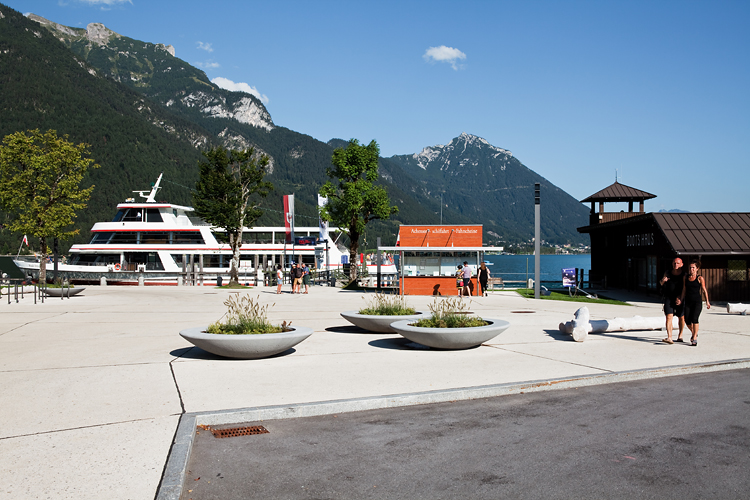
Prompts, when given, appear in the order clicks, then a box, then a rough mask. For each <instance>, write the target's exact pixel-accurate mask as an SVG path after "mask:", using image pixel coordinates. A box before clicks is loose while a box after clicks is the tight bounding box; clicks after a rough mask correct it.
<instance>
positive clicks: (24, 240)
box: [23, 234, 29, 246]
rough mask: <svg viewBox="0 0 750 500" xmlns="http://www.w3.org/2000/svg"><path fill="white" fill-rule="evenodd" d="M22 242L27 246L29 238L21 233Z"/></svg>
mask: <svg viewBox="0 0 750 500" xmlns="http://www.w3.org/2000/svg"><path fill="white" fill-rule="evenodd" d="M23 243H24V244H26V246H29V239H28V238H27V237H26V235H25V234H24V235H23Z"/></svg>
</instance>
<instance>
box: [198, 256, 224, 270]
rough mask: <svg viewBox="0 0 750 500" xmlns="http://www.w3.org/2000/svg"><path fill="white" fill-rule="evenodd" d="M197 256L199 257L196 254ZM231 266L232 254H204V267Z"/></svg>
mask: <svg viewBox="0 0 750 500" xmlns="http://www.w3.org/2000/svg"><path fill="white" fill-rule="evenodd" d="M197 258H198V257H197V256H196V259H197ZM196 263H197V261H196ZM231 266H232V257H231V256H230V255H221V254H219V255H216V254H203V267H225V268H229V267H231Z"/></svg>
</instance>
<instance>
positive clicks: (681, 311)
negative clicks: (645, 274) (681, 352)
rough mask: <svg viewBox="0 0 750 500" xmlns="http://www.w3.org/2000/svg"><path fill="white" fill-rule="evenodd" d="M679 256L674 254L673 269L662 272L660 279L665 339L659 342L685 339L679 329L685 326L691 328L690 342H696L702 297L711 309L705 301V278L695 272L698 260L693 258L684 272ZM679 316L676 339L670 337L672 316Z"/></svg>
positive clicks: (706, 295) (706, 294) (668, 342)
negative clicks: (664, 317) (665, 321)
mask: <svg viewBox="0 0 750 500" xmlns="http://www.w3.org/2000/svg"><path fill="white" fill-rule="evenodd" d="M682 266H683V263H682V259H680V258H679V257H676V258H675V259H674V260H673V261H672V269H670V270H669V271H667V272H665V273H664V276H663V277H662V279H661V280H660V281H659V284H660V285H661V287H662V293H663V295H664V314H665V316H666V319H667V324H666V327H667V338H665V339H663V340H662V342H664V343H666V344H674V343H675V342H684V340H683V339H682V332H683V329H684V327H685V326H687V327H688V330H690V333H691V336H690V345H692V346H697V345H698V327H699V324H698V319H699V317H700V314H701V311H702V309H703V299H704V298H705V300H706V309H711V302H710V301H709V300H708V290H707V289H706V280H705V279H703V276H701V275H699V274H698V271H699V270H700V261H699V260H697V259H695V260H692V261H691V262H690V265H689V266H688V270H687V272H684V271H683V269H682ZM675 317H677V318H679V321H678V324H679V331H678V333H677V338H676V339H675V340H672V322H673V318H675Z"/></svg>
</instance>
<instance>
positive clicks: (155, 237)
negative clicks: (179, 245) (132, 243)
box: [141, 231, 169, 245]
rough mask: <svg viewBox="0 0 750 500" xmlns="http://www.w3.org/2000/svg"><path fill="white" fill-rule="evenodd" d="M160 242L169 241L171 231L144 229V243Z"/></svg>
mask: <svg viewBox="0 0 750 500" xmlns="http://www.w3.org/2000/svg"><path fill="white" fill-rule="evenodd" d="M160 243H162V244H163V243H169V232H167V231H142V232H141V244H142V245H156V244H160Z"/></svg>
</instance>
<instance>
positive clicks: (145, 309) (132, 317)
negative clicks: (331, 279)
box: [0, 286, 750, 499]
mask: <svg viewBox="0 0 750 500" xmlns="http://www.w3.org/2000/svg"><path fill="white" fill-rule="evenodd" d="M285 289H288V287H285ZM273 290H274V289H271V288H260V289H258V290H256V291H252V292H249V293H251V294H252V295H253V296H257V295H259V296H260V300H261V301H262V302H263V303H268V304H273V303H275V306H274V307H272V308H271V309H270V311H269V317H270V319H271V320H272V321H274V322H281V321H282V320H287V321H289V320H291V321H292V324H294V325H299V326H309V327H312V328H313V329H314V330H315V333H314V334H313V335H312V336H311V337H310V338H309V339H307V340H306V341H304V342H303V343H301V344H299V345H298V346H296V348H295V350H294V352H291V353H289V354H285V355H280V356H277V357H274V358H271V359H264V360H254V361H236V360H226V359H221V358H218V357H215V356H212V355H210V354H207V353H205V352H203V351H201V350H199V349H197V348H191V347H192V346H191V344H189V343H188V342H186V341H184V340H183V339H182V338H181V337H180V336H179V335H178V332H179V331H180V330H181V329H184V328H188V327H192V326H202V325H206V324H208V323H210V322H213V321H215V320H217V319H219V318H220V317H221V316H222V315H223V314H224V312H225V310H226V308H225V306H224V305H223V301H224V300H225V298H226V297H227V296H228V295H229V294H230V293H233V292H230V291H226V290H217V289H214V288H210V287H202V288H201V287H195V288H188V287H180V288H177V287H145V288H143V287H141V288H138V287H98V286H95V287H88V288H87V289H86V290H85V291H84V292H83V293H82V294H81V295H79V296H76V297H73V298H71V299H69V300H68V299H66V300H60V299H47V301H46V302H45V303H44V304H36V305H35V304H34V302H33V298H32V297H28V296H27V297H26V298H25V299H23V300H22V301H20V303H15V302H13V303H12V304H10V305H9V304H8V303H7V298H6V297H3V301H2V302H0V402H2V404H0V421H1V422H3V425H2V426H0V477H2V478H3V479H2V484H0V498H9V499H27V498H28V499H33V498H76V499H87V498H91V499H101V498H118V499H124V498H129V499H152V498H154V496H155V494H156V491H157V488H158V487H159V483H160V480H161V478H162V474H163V471H164V467H165V464H166V462H167V458H168V456H169V453H170V447H171V444H172V441H173V439H174V437H175V432H176V429H177V426H178V423H179V420H180V415H181V414H182V413H184V412H188V413H193V412H221V411H223V410H233V409H240V408H257V407H265V406H274V405H282V406H285V407H287V408H289V407H291V408H294V407H296V405H301V406H303V407H304V404H308V403H314V402H323V401H330V400H356V399H358V398H362V399H367V398H378V397H381V396H391V395H399V394H412V393H426V392H430V391H443V390H452V389H462V388H476V387H483V386H495V385H498V384H520V383H525V382H537V381H538V382H542V381H548V380H555V381H557V380H566V379H575V378H577V377H595V376H599V375H610V374H624V376H627V375H628V374H629V373H631V372H634V371H635V372H636V373H637V372H638V371H639V370H646V371H647V373H648V374H649V375H648V376H658V375H659V374H660V370H661V369H664V368H669V367H687V368H685V372H688V371H690V370H694V371H699V370H702V369H706V366H707V365H710V366H709V368H708V369H721V368H722V365H721V363H729V364H727V365H726V366H732V367H734V368H737V367H748V366H750V317H748V316H740V315H729V314H727V312H726V307H714V308H712V309H711V310H710V311H707V310H705V309H704V311H703V314H702V316H701V331H700V335H699V342H698V347H690V346H689V344H674V345H666V344H663V343H661V342H660V339H662V338H664V336H665V332H663V331H660V330H657V331H640V332H620V333H615V334H595V335H589V337H588V339H587V340H586V341H585V342H583V343H576V342H573V341H572V339H571V337H568V336H564V335H561V334H559V333H558V329H557V328H558V323H560V322H564V321H569V320H571V319H572V318H573V313H574V312H575V310H576V309H577V308H578V307H580V304H576V303H570V302H557V301H535V300H532V299H524V298H522V297H520V296H518V295H517V294H515V293H514V292H510V291H508V292H494V293H493V294H492V295H491V296H490V297H477V298H473V299H472V300H473V302H472V307H471V309H472V310H473V311H475V312H476V313H478V314H479V315H480V316H484V317H490V318H500V319H505V320H508V321H510V323H511V327H510V328H509V329H508V330H507V331H506V332H504V333H503V334H501V335H500V336H498V337H497V338H495V339H494V340H492V341H491V342H490V343H489V344H488V345H483V346H481V347H478V348H475V349H470V350H466V351H435V350H427V349H414V348H412V347H410V346H408V345H407V342H405V341H403V340H401V338H400V337H399V336H397V335H379V334H370V333H364V332H362V331H359V330H358V329H356V328H354V327H351V325H349V324H348V323H347V322H346V320H344V319H343V318H341V317H340V316H339V313H340V312H342V311H346V310H356V309H359V308H360V307H362V306H363V305H364V304H365V301H364V300H363V298H362V297H363V293H361V292H347V291H342V290H339V289H330V288H326V287H313V288H311V291H310V294H309V295H290V294H286V293H285V294H284V295H275V294H274V293H273ZM242 293H246V292H244V291H243V292H242ZM611 294H612V295H616V293H614V292H611ZM618 298H619V297H618ZM622 298H625V299H627V297H626V296H622ZM638 300H641V301H634V302H631V304H632V306H630V307H629V306H614V305H600V304H595V305H588V307H589V310H590V311H591V317H592V319H609V318H614V317H631V316H635V315H639V316H660V315H662V311H661V305H660V304H659V303H656V302H643V301H642V300H644V299H643V298H642V297H641V298H639V299H638ZM431 301H432V298H431V297H409V298H408V302H409V303H410V304H412V305H413V306H414V307H416V308H417V309H419V310H427V304H428V303H429V302H431ZM521 311H523V312H521ZM675 336H676V335H675ZM689 336H690V334H689V332H686V333H685V338H686V339H689ZM732 362H734V363H732ZM737 362H739V363H737ZM716 363H719V365H718V366H717V365H715V364H716ZM663 374H667V375H669V374H674V370H672V371H670V370H668V369H667V370H664V371H663ZM613 380H614V378H613Z"/></svg>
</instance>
